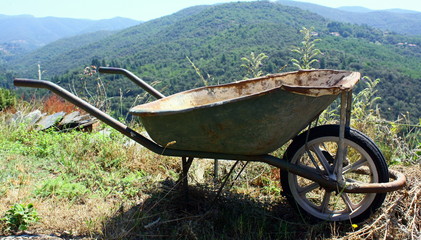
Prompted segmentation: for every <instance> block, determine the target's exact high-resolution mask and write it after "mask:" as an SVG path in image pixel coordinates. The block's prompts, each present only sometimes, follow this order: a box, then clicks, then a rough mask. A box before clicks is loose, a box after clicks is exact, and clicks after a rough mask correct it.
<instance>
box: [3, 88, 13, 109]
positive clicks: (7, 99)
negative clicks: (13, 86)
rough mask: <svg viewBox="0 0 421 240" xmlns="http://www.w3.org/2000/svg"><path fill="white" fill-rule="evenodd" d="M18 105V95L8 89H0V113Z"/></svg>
mask: <svg viewBox="0 0 421 240" xmlns="http://www.w3.org/2000/svg"><path fill="white" fill-rule="evenodd" d="M15 104H16V95H15V94H14V93H13V92H12V91H10V90H7V89H4V88H0V111H3V110H4V109H6V108H8V107H12V106H14V105H15Z"/></svg>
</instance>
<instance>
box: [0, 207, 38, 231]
mask: <svg viewBox="0 0 421 240" xmlns="http://www.w3.org/2000/svg"><path fill="white" fill-rule="evenodd" d="M39 219H40V218H39V217H38V213H37V211H36V210H35V208H34V205H33V204H31V203H29V204H27V205H25V204H20V203H16V204H14V205H13V206H12V207H11V208H10V209H9V210H7V212H6V214H5V215H4V217H3V218H1V219H0V220H1V221H2V222H4V224H5V226H6V228H5V231H6V232H12V233H15V232H17V231H25V230H26V229H28V227H29V225H31V224H32V223H36V222H38V221H39Z"/></svg>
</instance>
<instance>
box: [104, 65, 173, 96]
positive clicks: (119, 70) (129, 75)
mask: <svg viewBox="0 0 421 240" xmlns="http://www.w3.org/2000/svg"><path fill="white" fill-rule="evenodd" d="M98 71H99V72H100V73H108V74H122V75H125V76H126V77H127V78H129V79H130V80H132V81H133V82H134V83H136V84H137V85H138V86H140V87H141V88H143V89H144V90H145V91H147V92H148V93H150V94H151V95H152V96H154V97H156V98H157V99H160V98H163V97H165V96H164V94H162V93H160V92H159V91H158V90H156V89H155V88H153V87H152V86H151V85H149V84H147V83H146V82H145V81H143V80H142V79H140V78H139V77H138V76H136V75H134V74H133V73H132V72H130V71H129V70H127V69H124V68H115V67H100V68H99V69H98Z"/></svg>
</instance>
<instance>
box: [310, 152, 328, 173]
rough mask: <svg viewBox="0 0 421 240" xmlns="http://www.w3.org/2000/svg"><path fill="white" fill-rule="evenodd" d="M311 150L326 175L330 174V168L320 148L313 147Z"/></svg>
mask: <svg viewBox="0 0 421 240" xmlns="http://www.w3.org/2000/svg"><path fill="white" fill-rule="evenodd" d="M312 150H313V152H314V153H316V156H317V158H318V159H319V162H320V163H321V164H322V165H323V168H324V169H325V170H326V172H327V173H328V174H330V173H331V172H330V167H329V161H328V160H327V159H326V157H325V155H324V154H323V152H322V150H321V149H320V147H319V146H313V147H312Z"/></svg>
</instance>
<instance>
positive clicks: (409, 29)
mask: <svg viewBox="0 0 421 240" xmlns="http://www.w3.org/2000/svg"><path fill="white" fill-rule="evenodd" d="M278 2H279V3H281V4H283V5H287V6H293V7H298V8H300V9H304V10H308V11H310V12H314V13H317V14H319V15H321V16H323V17H325V18H328V19H331V20H334V21H339V22H347V23H354V24H364V25H367V26H371V27H375V28H379V29H382V30H384V31H392V32H397V33H401V34H406V35H421V12H415V11H407V10H401V9H390V10H384V11H373V10H369V9H365V8H356V7H343V8H339V9H336V8H329V7H324V6H320V5H317V4H312V3H305V2H299V1H291V0H278Z"/></svg>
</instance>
